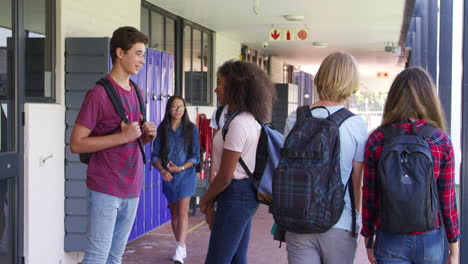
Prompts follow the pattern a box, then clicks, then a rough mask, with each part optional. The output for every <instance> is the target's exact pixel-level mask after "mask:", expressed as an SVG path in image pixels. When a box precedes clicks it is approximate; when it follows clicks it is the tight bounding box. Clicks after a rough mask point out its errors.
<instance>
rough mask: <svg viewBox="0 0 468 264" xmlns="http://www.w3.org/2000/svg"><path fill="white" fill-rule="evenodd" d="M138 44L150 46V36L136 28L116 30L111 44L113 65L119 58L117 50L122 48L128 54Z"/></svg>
mask: <svg viewBox="0 0 468 264" xmlns="http://www.w3.org/2000/svg"><path fill="white" fill-rule="evenodd" d="M136 43H144V44H145V45H146V44H148V36H146V35H145V34H144V33H143V32H141V31H139V30H138V29H136V28H134V27H119V28H118V29H116V30H115V31H114V33H113V34H112V39H111V43H110V55H111V58H112V63H114V62H115V59H116V58H117V53H116V50H117V48H121V49H122V50H124V51H125V52H127V51H128V50H129V49H131V48H132V47H133V45H134V44H136Z"/></svg>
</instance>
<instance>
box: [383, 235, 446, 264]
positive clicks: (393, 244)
mask: <svg viewBox="0 0 468 264" xmlns="http://www.w3.org/2000/svg"><path fill="white" fill-rule="evenodd" d="M444 239H445V238H444V232H443V230H442V228H440V227H439V228H436V229H433V230H430V231H427V232H425V233H423V234H418V235H409V234H408V235H407V234H393V233H387V232H384V231H382V230H380V229H378V230H377V233H376V240H375V245H374V256H375V258H376V260H377V263H379V264H387V263H391V264H397V263H398V264H400V263H401V264H426V263H427V264H429V263H437V264H439V263H440V264H442V263H443V259H444Z"/></svg>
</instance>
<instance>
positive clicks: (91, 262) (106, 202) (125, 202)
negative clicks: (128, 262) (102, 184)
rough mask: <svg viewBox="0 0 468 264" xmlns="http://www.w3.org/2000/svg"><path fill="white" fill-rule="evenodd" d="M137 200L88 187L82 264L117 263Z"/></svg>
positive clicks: (119, 261) (119, 259) (131, 223)
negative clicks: (84, 247)
mask: <svg viewBox="0 0 468 264" xmlns="http://www.w3.org/2000/svg"><path fill="white" fill-rule="evenodd" d="M138 200H139V198H130V199H128V198H120V197H116V196H112V195H108V194H104V193H100V192H95V191H92V190H90V189H88V232H87V242H88V245H87V248H86V251H85V256H84V259H83V264H120V263H121V261H122V255H123V253H124V250H125V245H126V244H127V240H128V236H129V235H130V231H131V229H132V225H133V221H134V219H135V215H136V211H137V207H138Z"/></svg>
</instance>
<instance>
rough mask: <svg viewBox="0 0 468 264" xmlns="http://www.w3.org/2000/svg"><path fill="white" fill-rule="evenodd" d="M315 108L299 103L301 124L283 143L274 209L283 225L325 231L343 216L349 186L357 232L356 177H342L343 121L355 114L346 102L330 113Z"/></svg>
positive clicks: (295, 229)
mask: <svg viewBox="0 0 468 264" xmlns="http://www.w3.org/2000/svg"><path fill="white" fill-rule="evenodd" d="M316 108H324V109H325V110H327V112H328V109H327V108H325V107H322V106H319V107H316ZM310 111H311V109H310V108H309V106H308V105H306V106H301V107H299V108H298V109H297V121H296V124H295V125H294V127H293V128H292V130H291V132H290V133H289V135H288V136H287V138H286V141H285V142H284V146H283V149H281V160H280V162H279V164H278V167H277V169H276V171H275V176H274V177H273V204H272V206H270V212H271V213H272V214H273V217H274V219H275V222H276V224H277V225H278V227H279V228H280V229H281V230H283V231H291V232H294V233H301V234H305V233H323V232H326V231H328V230H329V229H330V228H332V227H333V226H334V225H335V224H336V223H337V222H338V220H339V219H340V217H341V215H342V213H343V209H344V206H345V201H344V196H345V194H346V189H347V188H348V187H349V188H348V189H349V195H350V200H351V206H352V220H353V221H352V225H351V228H352V231H353V232H352V235H353V236H355V235H356V214H355V212H354V207H355V205H354V194H353V185H352V177H351V176H350V177H349V181H348V183H347V184H346V185H344V184H343V183H342V180H341V169H340V167H341V166H340V133H339V128H340V125H341V124H342V123H343V122H344V121H345V120H346V119H348V118H349V117H351V116H354V114H353V113H352V112H350V111H349V110H347V109H346V108H341V109H340V110H338V111H336V112H335V113H333V114H332V115H330V113H329V116H328V117H327V118H315V117H313V116H312V114H311V113H310Z"/></svg>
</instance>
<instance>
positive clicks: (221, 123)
mask: <svg viewBox="0 0 468 264" xmlns="http://www.w3.org/2000/svg"><path fill="white" fill-rule="evenodd" d="M217 110H218V108H216V110H215V111H214V112H213V116H212V117H211V121H210V127H211V128H213V129H216V130H219V129H221V128H223V126H224V121H225V120H226V114H227V111H228V106H227V105H225V106H224V108H223V111H222V112H221V116H220V117H219V126H218V123H216V112H217Z"/></svg>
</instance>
